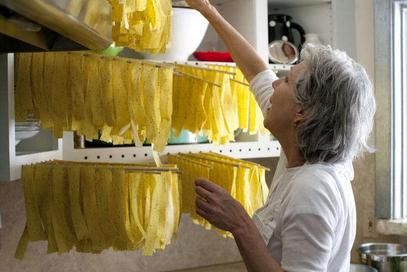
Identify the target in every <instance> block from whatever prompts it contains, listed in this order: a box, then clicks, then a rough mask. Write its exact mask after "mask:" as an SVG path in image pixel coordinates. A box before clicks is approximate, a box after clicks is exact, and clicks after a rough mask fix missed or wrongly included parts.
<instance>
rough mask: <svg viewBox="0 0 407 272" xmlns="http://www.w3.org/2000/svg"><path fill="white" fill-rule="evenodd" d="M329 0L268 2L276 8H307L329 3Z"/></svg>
mask: <svg viewBox="0 0 407 272" xmlns="http://www.w3.org/2000/svg"><path fill="white" fill-rule="evenodd" d="M331 2H332V1H331V0H268V1H267V3H268V4H269V6H272V7H278V8H291V7H298V6H309V5H318V4H326V3H331Z"/></svg>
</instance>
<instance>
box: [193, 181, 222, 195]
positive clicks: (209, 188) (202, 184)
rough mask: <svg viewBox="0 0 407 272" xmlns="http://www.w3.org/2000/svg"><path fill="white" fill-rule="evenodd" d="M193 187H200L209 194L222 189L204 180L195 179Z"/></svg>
mask: <svg viewBox="0 0 407 272" xmlns="http://www.w3.org/2000/svg"><path fill="white" fill-rule="evenodd" d="M195 185H196V186H200V187H202V188H204V189H205V190H207V191H209V192H219V191H222V190H223V188H222V187H220V186H218V185H216V184H215V183H213V182H211V181H209V180H207V179H204V178H197V179H196V180H195Z"/></svg>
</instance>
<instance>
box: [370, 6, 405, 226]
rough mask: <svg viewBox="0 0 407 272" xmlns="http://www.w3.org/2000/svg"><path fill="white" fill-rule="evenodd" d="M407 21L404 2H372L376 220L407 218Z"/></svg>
mask: <svg viewBox="0 0 407 272" xmlns="http://www.w3.org/2000/svg"><path fill="white" fill-rule="evenodd" d="M406 20H407V1H406V0H386V1H383V0H376V1H375V87H376V99H377V102H378V109H377V113H376V130H375V133H376V137H375V139H376V148H377V153H376V217H377V218H385V219H398V218H406V217H407V94H406V91H407V86H406V81H407V79H406V78H403V75H404V74H405V72H406V71H407V69H406V67H407V58H406V40H407V29H405V28H403V26H405V25H406ZM389 30H390V31H389ZM403 32H404V35H405V36H404V40H403V39H402V38H401V33H403ZM389 41H390V42H389ZM404 76H405V75H404ZM403 169H405V170H406V171H403Z"/></svg>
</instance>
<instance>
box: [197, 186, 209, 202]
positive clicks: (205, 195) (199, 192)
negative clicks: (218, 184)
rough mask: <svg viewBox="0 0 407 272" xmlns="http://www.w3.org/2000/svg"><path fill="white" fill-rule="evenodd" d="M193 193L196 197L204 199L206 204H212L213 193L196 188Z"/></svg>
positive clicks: (199, 187) (202, 188)
mask: <svg viewBox="0 0 407 272" xmlns="http://www.w3.org/2000/svg"><path fill="white" fill-rule="evenodd" d="M195 191H196V194H197V197H201V198H203V199H205V200H206V201H208V202H213V201H214V198H213V193H211V192H209V191H208V190H206V189H205V188H204V187H201V186H196V189H195Z"/></svg>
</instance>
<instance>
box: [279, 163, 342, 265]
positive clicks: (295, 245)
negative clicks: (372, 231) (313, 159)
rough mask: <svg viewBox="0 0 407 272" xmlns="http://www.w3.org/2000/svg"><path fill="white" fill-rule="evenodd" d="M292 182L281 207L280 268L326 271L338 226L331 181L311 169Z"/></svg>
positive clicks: (332, 180)
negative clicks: (281, 245) (282, 211)
mask: <svg viewBox="0 0 407 272" xmlns="http://www.w3.org/2000/svg"><path fill="white" fill-rule="evenodd" d="M292 182H293V186H292V187H291V192H290V194H289V195H287V198H286V199H285V200H284V204H283V206H284V208H283V210H284V213H283V215H282V229H281V236H282V237H281V239H282V244H283V248H282V259H281V265H282V266H283V268H284V270H285V271H326V270H327V267H328V264H329V261H330V257H331V256H332V254H331V250H332V248H333V241H334V237H335V229H336V226H337V223H338V221H337V220H338V218H337V216H338V210H337V208H338V206H339V202H338V199H337V194H338V192H337V191H336V189H335V188H336V186H335V181H334V179H333V178H332V177H331V176H330V175H329V174H327V173H326V172H325V171H318V170H316V169H313V171H312V172H311V173H310V172H308V173H301V175H298V176H297V178H295V179H294V180H293V181H292Z"/></svg>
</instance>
